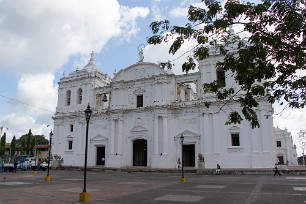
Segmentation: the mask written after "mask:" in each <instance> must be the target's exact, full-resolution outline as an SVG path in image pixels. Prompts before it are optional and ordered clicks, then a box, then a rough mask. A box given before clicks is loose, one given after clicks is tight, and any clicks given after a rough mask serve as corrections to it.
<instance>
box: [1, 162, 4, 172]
mask: <svg viewBox="0 0 306 204" xmlns="http://www.w3.org/2000/svg"><path fill="white" fill-rule="evenodd" d="M2 172H4V161H3V160H2V161H1V162H0V173H2Z"/></svg>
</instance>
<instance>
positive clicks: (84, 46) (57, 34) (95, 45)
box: [0, 0, 148, 73]
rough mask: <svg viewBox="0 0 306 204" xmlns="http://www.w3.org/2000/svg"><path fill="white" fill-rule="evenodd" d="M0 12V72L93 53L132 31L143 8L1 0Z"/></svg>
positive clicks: (51, 65)
mask: <svg viewBox="0 0 306 204" xmlns="http://www.w3.org/2000/svg"><path fill="white" fill-rule="evenodd" d="M0 13H1V16H0V36H1V39H0V45H1V46H0V55H1V59H0V70H1V69H10V71H15V72H17V73H36V72H45V71H50V72H54V71H55V70H57V69H59V68H60V67H61V66H62V65H63V64H64V63H66V62H67V61H68V58H69V57H70V56H72V55H75V54H79V53H80V54H86V55H87V54H88V53H90V52H91V51H92V50H95V51H98V52H99V51H100V50H101V49H102V48H103V46H104V45H105V44H106V43H107V42H108V40H109V39H111V38H113V37H116V36H122V35H124V34H127V35H128V36H129V37H130V36H132V35H135V33H136V32H137V31H138V30H139V28H137V24H136V21H137V18H139V17H140V18H145V17H146V15H148V8H142V7H136V8H132V9H130V8H127V7H120V5H119V3H118V2H117V1H116V0H108V1H100V0H92V1H90V2H88V1H85V0H66V1H61V0H53V1H42V0H29V1H23V0H15V1H9V0H4V1H2V2H0Z"/></svg>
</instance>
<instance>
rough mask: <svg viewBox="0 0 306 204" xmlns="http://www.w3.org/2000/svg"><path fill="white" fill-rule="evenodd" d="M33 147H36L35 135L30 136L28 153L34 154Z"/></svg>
mask: <svg viewBox="0 0 306 204" xmlns="http://www.w3.org/2000/svg"><path fill="white" fill-rule="evenodd" d="M34 149H37V144H36V137H33V138H32V141H31V146H30V154H31V155H34Z"/></svg>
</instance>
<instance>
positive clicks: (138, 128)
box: [131, 125, 148, 132]
mask: <svg viewBox="0 0 306 204" xmlns="http://www.w3.org/2000/svg"><path fill="white" fill-rule="evenodd" d="M143 131H148V129H147V128H146V127H144V126H142V125H136V126H134V127H133V128H132V129H131V132H143Z"/></svg>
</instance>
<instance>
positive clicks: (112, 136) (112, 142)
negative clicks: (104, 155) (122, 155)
mask: <svg viewBox="0 0 306 204" xmlns="http://www.w3.org/2000/svg"><path fill="white" fill-rule="evenodd" d="M115 131H116V130H115V120H114V119H113V120H112V121H111V138H110V151H109V152H110V154H114V150H115Z"/></svg>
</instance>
